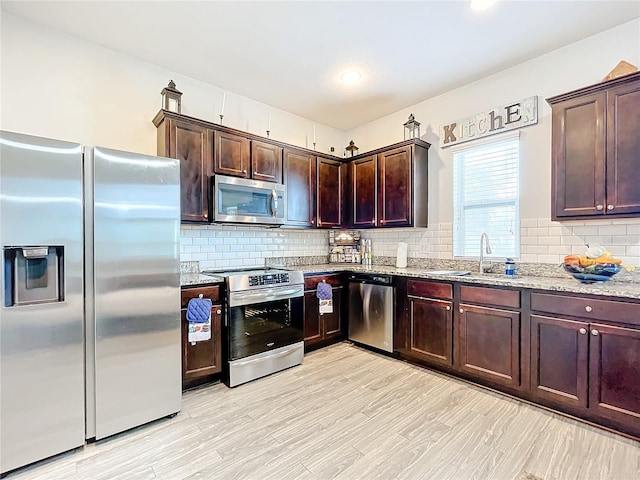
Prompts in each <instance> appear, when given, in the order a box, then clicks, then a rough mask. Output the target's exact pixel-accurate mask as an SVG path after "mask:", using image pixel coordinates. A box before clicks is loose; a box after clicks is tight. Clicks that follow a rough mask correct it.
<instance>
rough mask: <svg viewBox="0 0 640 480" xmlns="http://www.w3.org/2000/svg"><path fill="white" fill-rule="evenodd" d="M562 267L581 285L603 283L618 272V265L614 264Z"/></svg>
mask: <svg viewBox="0 0 640 480" xmlns="http://www.w3.org/2000/svg"><path fill="white" fill-rule="evenodd" d="M562 266H563V267H564V269H565V271H567V272H569V273H570V274H571V275H572V276H573V278H575V279H576V280H578V281H579V282H581V283H603V282H606V281H608V280H610V279H611V277H613V276H614V275H615V274H616V273H618V272H619V271H620V265H617V264H615V263H594V264H592V265H587V266H581V265H579V264H577V263H563V264H562Z"/></svg>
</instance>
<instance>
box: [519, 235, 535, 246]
mask: <svg viewBox="0 0 640 480" xmlns="http://www.w3.org/2000/svg"><path fill="white" fill-rule="evenodd" d="M537 244H538V237H520V245H537Z"/></svg>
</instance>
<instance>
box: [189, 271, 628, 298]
mask: <svg viewBox="0 0 640 480" xmlns="http://www.w3.org/2000/svg"><path fill="white" fill-rule="evenodd" d="M278 268H282V269H284V270H296V271H301V272H303V273H304V274H320V273H338V272H354V273H379V274H386V275H398V276H403V277H414V278H422V279H428V280H444V281H455V282H460V283H466V284H475V285H490V286H498V287H513V288H528V289H533V290H547V291H552V292H567V293H581V294H587V295H597V296H612V297H620V298H631V299H636V300H640V284H638V283H628V282H616V281H615V280H611V281H609V282H605V283H602V284H584V283H580V282H579V281H578V280H575V279H574V278H572V277H570V276H569V274H567V276H566V278H563V277H541V276H524V275H515V276H514V277H507V276H505V275H502V274H495V273H486V274H482V275H481V274H480V273H476V272H471V274H470V275H466V276H457V275H437V274H431V273H429V270H427V269H420V268H396V267H389V266H384V265H372V266H370V267H365V266H362V265H358V264H351V263H343V264H319V265H302V266H287V267H278ZM223 282H224V278H222V277H217V276H210V275H203V274H201V273H183V274H181V275H180V285H181V286H198V285H203V286H204V285H215V284H218V283H223Z"/></svg>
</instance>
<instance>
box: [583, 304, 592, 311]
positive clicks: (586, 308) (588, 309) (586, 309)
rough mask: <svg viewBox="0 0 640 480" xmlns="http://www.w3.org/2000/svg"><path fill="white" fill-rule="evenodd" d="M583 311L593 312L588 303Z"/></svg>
mask: <svg viewBox="0 0 640 480" xmlns="http://www.w3.org/2000/svg"><path fill="white" fill-rule="evenodd" d="M584 309H585V311H587V312H593V308H592V307H590V306H589V305H587V306H586V307H584Z"/></svg>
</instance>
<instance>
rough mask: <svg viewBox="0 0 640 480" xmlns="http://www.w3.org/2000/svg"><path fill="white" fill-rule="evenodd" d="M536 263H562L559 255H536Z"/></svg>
mask: <svg viewBox="0 0 640 480" xmlns="http://www.w3.org/2000/svg"><path fill="white" fill-rule="evenodd" d="M537 261H538V263H554V264H559V263H561V262H562V256H561V255H549V254H547V255H538V260H537Z"/></svg>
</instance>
